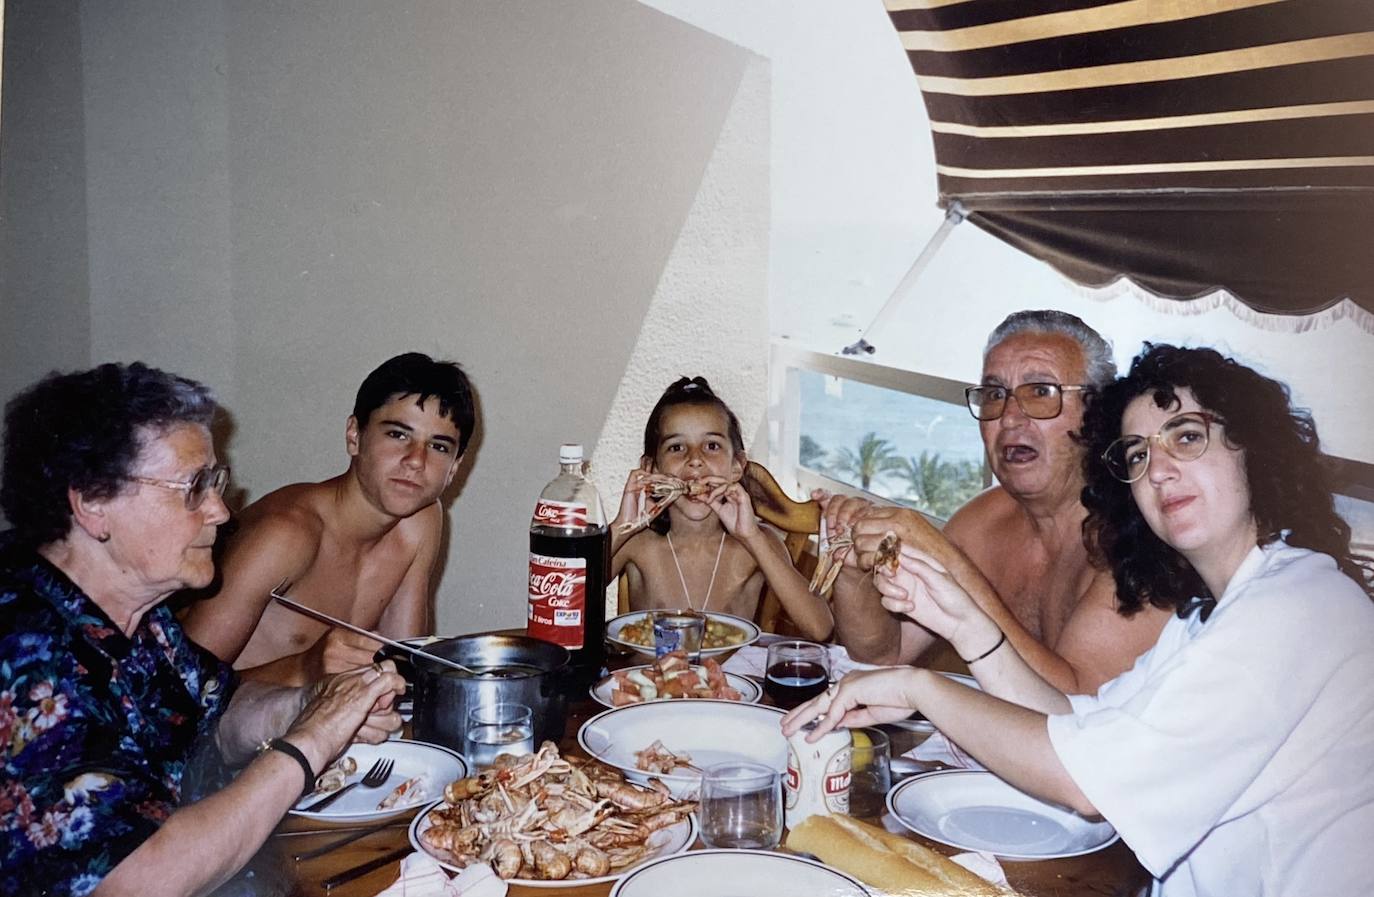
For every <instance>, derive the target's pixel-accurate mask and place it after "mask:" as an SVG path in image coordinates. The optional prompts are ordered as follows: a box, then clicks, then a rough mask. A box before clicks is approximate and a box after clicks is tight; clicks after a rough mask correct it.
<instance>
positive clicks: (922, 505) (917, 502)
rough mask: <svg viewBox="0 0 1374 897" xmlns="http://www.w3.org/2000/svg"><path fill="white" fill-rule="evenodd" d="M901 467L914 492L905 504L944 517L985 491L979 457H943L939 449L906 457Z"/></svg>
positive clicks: (908, 487) (903, 501) (908, 491)
mask: <svg viewBox="0 0 1374 897" xmlns="http://www.w3.org/2000/svg"><path fill="white" fill-rule="evenodd" d="M899 469H900V470H901V474H902V477H903V479H905V480H906V486H907V493H908V494H909V495H910V496H911V499H910V500H906V499H903V500H901V501H902V504H904V505H908V506H909V507H913V508H917V509H919V510H922V511H925V512H926V513H928V514H933V515H934V516H936V517H939V518H941V519H943V520H948V519H949V517H950V515H951V514H953V513H954V512H955V511H957V510H959V508H961V507H963V505H964V502H966V501H968V500H969V499H971V498H973V496H975V495H977V494H978V493H979V492H981V491H983V468H982V467H981V466H980V465H979V464H978V463H977V462H976V461H970V460H967V459H965V460H962V461H954V462H950V461H941V460H940V455H939V453H936V454H934V455H931V454H930V453H929V452H921V455H920V457H908V458H902V459H901V460H900V468H899Z"/></svg>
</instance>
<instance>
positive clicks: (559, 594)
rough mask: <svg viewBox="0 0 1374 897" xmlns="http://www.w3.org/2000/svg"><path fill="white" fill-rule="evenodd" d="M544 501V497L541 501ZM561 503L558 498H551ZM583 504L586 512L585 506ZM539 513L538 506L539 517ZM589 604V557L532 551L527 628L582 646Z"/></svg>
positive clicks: (546, 638) (561, 642) (558, 641)
mask: <svg viewBox="0 0 1374 897" xmlns="http://www.w3.org/2000/svg"><path fill="white" fill-rule="evenodd" d="M539 504H540V505H543V504H545V502H544V501H542V500H541V501H540V502H539ZM549 504H559V502H549ZM569 507H581V508H582V509H583V513H585V512H586V508H585V506H582V505H576V506H569ZM538 513H539V510H538V508H536V509H535V514H536V519H538V517H537V515H538ZM586 606H587V559H586V558H556V557H549V556H548V555H544V554H535V553H534V552H530V609H529V623H528V625H527V627H526V631H527V632H528V633H529V634H530V635H532V636H534V637H535V638H539V639H543V640H544V641H546V642H553V643H554V644H555V645H562V646H563V647H565V648H568V649H569V650H576V649H578V648H581V647H582V642H583V633H584V627H583V613H582V612H583V610H584V609H585V608H586Z"/></svg>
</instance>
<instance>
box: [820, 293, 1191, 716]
mask: <svg viewBox="0 0 1374 897" xmlns="http://www.w3.org/2000/svg"><path fill="white" fill-rule="evenodd" d="M1115 371H1116V367H1115V364H1114V363H1113V362H1112V357H1111V349H1110V347H1109V346H1108V345H1107V343H1106V342H1105V341H1104V340H1103V339H1102V337H1101V336H1099V335H1098V334H1097V332H1096V331H1094V330H1093V329H1092V328H1090V327H1088V325H1086V324H1084V323H1083V322H1082V321H1081V320H1079V319H1078V318H1077V317H1075V316H1073V315H1070V314H1066V313H1064V312H1058V311H1026V312H1018V313H1016V314H1013V315H1011V316H1010V317H1008V318H1007V319H1006V320H1005V321H1003V322H1002V323H1001V324H1000V325H998V327H997V329H996V330H994V331H993V333H992V335H991V336H990V337H989V338H988V343H987V348H986V349H985V350H984V353H983V376H982V381H981V384H980V386H981V388H982V391H981V396H980V395H979V394H975V396H974V401H975V402H977V401H978V399H979V398H981V400H982V401H981V406H980V407H981V412H980V414H979V415H978V416H979V417H981V418H986V419H984V420H981V421H980V424H979V428H980V430H981V433H982V437H983V444H984V446H985V449H986V452H987V457H988V463H989V465H990V466H991V468H992V473H993V475H994V476H995V477H996V478H997V483H998V485H996V486H994V487H992V488H991V489H988V490H986V491H985V492H983V493H981V494H980V495H978V496H977V497H975V498H973V499H972V500H970V501H969V502H968V503H967V504H966V505H964V507H962V508H960V509H959V510H958V511H957V512H956V513H955V514H954V516H953V517H951V518H950V519H949V522H948V523H947V524H946V526H945V528H944V531H943V533H941V532H940V531H939V530H936V529H935V528H934V527H933V526H931V525H930V523H929V522H928V521H927V520H926V519H925V518H924V517H922V516H921V515H920V514H919V513H917V512H915V511H911V510H908V509H905V508H890V507H876V506H874V505H872V504H871V503H869V502H867V501H864V500H862V499H856V498H847V497H843V496H834V497H830V498H828V500H825V505H826V507H825V514H826V518H827V525H828V526H829V528H830V532H835V531H836V527H837V526H842V525H844V524H848V523H852V524H853V527H854V535H855V541H856V551H855V552H853V553H852V554H851V556H850V557H849V558H847V559H846V566H845V568H844V570H843V572H842V573H841V576H840V579H839V581H838V582H837V583H836V586H835V600H834V612H835V618H836V619H835V630H836V637H837V640H838V641H840V642H841V643H842V644H844V645H845V646H846V647H847V648H848V649H849V652H850V654H851V655H853V657H854V658H855V659H856V660H862V661H867V662H870V663H911V662H913V661H914V660H915V659H916V658H917V657H918V656H919V655H920V654H921V653H922V652H924V651H925V650H926V649H927V648H928V647H930V646H931V644H932V643H933V642H934V641H935V637H934V636H933V635H932V634H931V633H930V632H928V631H927V630H925V629H923V628H921V627H920V626H919V625H917V624H916V623H915V622H913V621H912V620H910V619H907V618H905V617H898V616H895V615H893V614H890V613H889V612H888V611H886V610H884V609H883V608H882V606H881V605H880V604H879V596H878V592H877V590H876V589H875V588H874V587H873V584H872V579H871V577H869V576H867V575H862V574H861V573H860V571H861V570H866V569H870V568H871V567H872V563H873V561H872V558H873V550H874V549H875V548H876V547H877V543H878V541H879V540H880V539H882V537H883V536H884V535H885V534H886V533H887V532H888V531H889V530H891V531H894V532H896V533H897V534H898V535H899V536H900V537H901V538H902V540H903V541H905V542H908V543H910V544H912V545H915V546H917V547H920V548H922V549H924V550H925V551H927V552H929V553H931V554H933V555H935V556H936V557H937V558H939V559H940V561H941V562H942V563H943V564H944V565H945V567H946V568H948V569H949V571H950V573H951V574H953V575H954V577H955V578H956V579H957V580H958V581H959V583H960V584H961V585H962V586H964V588H965V589H967V590H968V591H969V593H970V594H972V595H973V596H974V598H975V599H976V600H977V601H978V602H979V604H980V605H981V606H982V607H983V609H984V610H985V611H986V612H987V613H988V615H989V616H991V617H992V618H993V620H995V621H996V622H997V623H998V625H999V626H1000V627H1001V628H1002V631H1003V632H1004V633H1006V636H1007V639H1008V640H1009V641H1010V642H1011V643H1012V644H1013V645H1014V646H1015V647H1016V650H1017V651H1018V652H1019V653H1020V654H1021V656H1022V657H1023V658H1025V660H1026V662H1027V663H1028V664H1030V666H1031V667H1032V668H1033V669H1035V671H1036V672H1038V673H1039V674H1040V675H1041V677H1042V678H1044V679H1045V680H1046V681H1047V682H1049V683H1051V684H1052V685H1054V686H1055V687H1056V688H1059V689H1060V690H1061V691H1064V692H1065V693H1067V694H1091V693H1093V692H1095V691H1096V690H1097V688H1098V686H1100V685H1101V684H1102V683H1104V682H1106V681H1107V680H1108V679H1111V678H1113V677H1114V676H1116V675H1117V674H1119V673H1121V672H1122V671H1124V670H1126V669H1129V668H1130V667H1131V665H1132V664H1133V663H1134V662H1135V659H1136V658H1137V657H1138V656H1139V655H1140V654H1142V653H1143V652H1144V651H1145V650H1146V649H1148V648H1149V647H1151V646H1152V645H1153V644H1154V642H1155V639H1156V637H1157V636H1158V635H1159V631H1160V629H1161V628H1163V626H1164V622H1165V620H1166V619H1167V616H1168V615H1167V613H1166V612H1164V611H1160V610H1156V609H1153V608H1147V609H1145V610H1142V611H1139V612H1137V613H1136V614H1134V615H1133V616H1130V617H1126V616H1123V615H1122V614H1120V613H1118V612H1117V609H1116V590H1115V586H1114V585H1113V583H1112V577H1111V573H1110V572H1109V571H1106V570H1098V569H1096V568H1094V567H1093V566H1092V564H1091V562H1090V561H1089V557H1088V552H1087V549H1086V548H1085V547H1084V545H1083V535H1082V524H1083V519H1084V517H1085V515H1086V512H1085V511H1084V509H1083V506H1082V504H1081V503H1080V501H1079V494H1080V492H1081V491H1082V488H1083V468H1082V465H1083V451H1082V449H1081V448H1080V447H1079V445H1078V444H1077V443H1076V442H1075V441H1074V440H1073V438H1072V437H1071V435H1070V434H1071V433H1073V432H1075V431H1077V430H1078V428H1079V427H1080V425H1081V424H1082V420H1083V402H1084V398H1085V396H1084V390H1083V389H1082V388H1081V387H1088V388H1091V387H1094V386H1100V385H1102V384H1104V383H1106V382H1108V381H1110V380H1111V379H1112V378H1113V377H1114V376H1115ZM989 388H991V389H989ZM1027 406H1029V413H1028V407H1027ZM999 412H1000V413H999ZM818 497H822V496H818Z"/></svg>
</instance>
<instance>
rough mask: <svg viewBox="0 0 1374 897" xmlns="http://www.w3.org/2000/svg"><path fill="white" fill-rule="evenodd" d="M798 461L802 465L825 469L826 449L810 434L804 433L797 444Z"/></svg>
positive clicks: (814, 468) (813, 468)
mask: <svg viewBox="0 0 1374 897" xmlns="http://www.w3.org/2000/svg"><path fill="white" fill-rule="evenodd" d="M797 452H798V458H797V462H798V463H799V464H801V466H802V467H809V468H811V469H812V470H820V471H824V470H825V449H824V448H822V447H821V444H820V443H819V442H817V441H816V440H814V439H812V438H811V437H810V436H808V435H806V434H805V433H803V434H802V435H801V440H800V441H799V443H798V445H797Z"/></svg>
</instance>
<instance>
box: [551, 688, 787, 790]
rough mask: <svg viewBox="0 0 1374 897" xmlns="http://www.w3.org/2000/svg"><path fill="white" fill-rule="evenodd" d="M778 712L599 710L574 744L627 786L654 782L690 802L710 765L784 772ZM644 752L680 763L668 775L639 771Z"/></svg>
mask: <svg viewBox="0 0 1374 897" xmlns="http://www.w3.org/2000/svg"><path fill="white" fill-rule="evenodd" d="M782 717H783V711H781V710H779V709H777V708H776V707H766V706H764V705H762V704H745V703H742V702H740V701H717V700H714V699H711V698H695V699H693V700H690V701H652V702H649V703H646V704H627V705H626V706H624V707H616V708H614V709H612V710H605V711H602V712H601V713H598V714H597V715H596V716H594V717H592V718H591V719H589V720H587V721H586V722H585V723H583V724H582V728H581V729H579V730H578V732H577V743H578V744H580V745H581V746H582V749H583V750H584V751H586V752H587V756H589V757H592V758H594V759H596V760H600V761H601V762H602V763H604V764H606V765H607V766H610V767H612V768H614V769H618V770H620V771H621V773H622V774H624V776H625V777H626V778H627V779H629V780H630V781H632V782H640V783H646V782H647V781H648V780H649V778H650V777H653V778H656V779H658V780H660V781H661V782H662V783H663V784H664V785H666V786H667V787H668V790H669V791H670V792H672V794H673V796H674V797H678V798H684V799H688V800H691V799H695V797H696V795H697V793H698V792H699V791H700V789H701V773H700V772H696V771H693V770H692V769H691V767H689V766H687V765H686V764H691V766H692V767H697V768H699V769H704V768H705V767H707V766H712V765H714V764H716V763H729V762H738V761H743V760H747V761H750V762H753V763H762V764H763V765H765V766H769V767H772V768H773V769H776V770H778V771H779V772H782V771H783V770H785V769H787V739H786V738H784V737H783V735H782ZM646 752H648V753H651V754H654V756H656V757H659V756H661V757H668V756H670V755H671V756H674V757H677V758H681V759H682V760H683V761H685V762H682V763H678V764H677V766H675V767H674V770H673V771H672V772H664V771H663V769H662V768H645V767H644V766H641V765H640V764H641V763H642V762H643V760H644V759H645V755H646Z"/></svg>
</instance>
